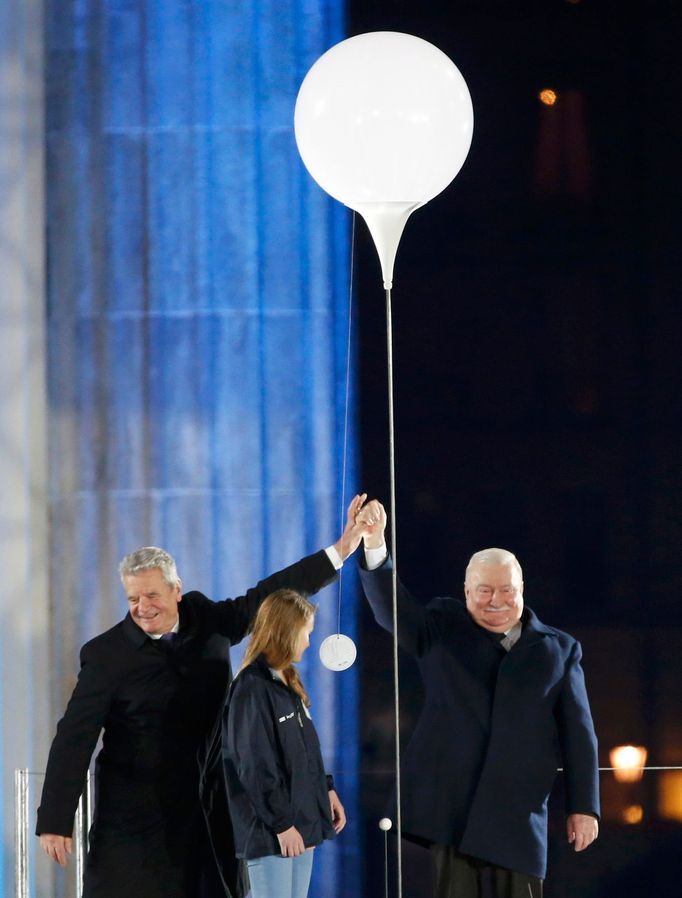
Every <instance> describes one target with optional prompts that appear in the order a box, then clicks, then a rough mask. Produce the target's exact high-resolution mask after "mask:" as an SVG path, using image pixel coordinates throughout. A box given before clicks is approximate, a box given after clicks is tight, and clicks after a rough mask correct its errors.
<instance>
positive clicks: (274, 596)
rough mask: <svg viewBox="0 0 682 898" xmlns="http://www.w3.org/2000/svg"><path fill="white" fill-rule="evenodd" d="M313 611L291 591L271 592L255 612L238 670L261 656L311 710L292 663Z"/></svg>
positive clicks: (313, 609)
mask: <svg viewBox="0 0 682 898" xmlns="http://www.w3.org/2000/svg"><path fill="white" fill-rule="evenodd" d="M316 611H317V608H316V607H315V605H313V603H312V602H309V601H308V600H307V599H305V598H304V597H303V596H302V595H301V594H300V593H298V592H296V591H295V590H293V589H278V590H277V591H276V592H271V593H270V595H269V596H268V597H267V598H266V599H264V600H263V603H262V604H261V606H260V608H259V609H258V612H257V614H256V618H255V620H254V622H253V629H252V631H251V641H250V642H249V645H248V647H247V649H246V652H245V653H244V660H243V661H242V666H241V667H240V668H239V669H240V670H243V669H244V668H245V667H247V666H248V665H249V664H251V662H252V661H254V660H255V659H256V658H257V657H258V656H259V655H264V656H265V660H266V661H267V663H268V666H269V667H271V668H272V669H273V670H281V671H282V674H283V676H284V679H285V681H286V683H287V686H289V687H290V688H291V689H293V690H294V692H295V693H296V694H297V695H299V696H300V697H301V700H302V701H303V704H304V705H305V706H306V708H309V707H310V699H309V698H308V693H307V692H306V691H305V688H304V686H303V683H302V681H301V678H300V676H299V675H298V671H297V670H296V668H295V667H294V666H293V659H294V656H295V653H296V643H297V642H298V637H299V634H300V632H301V628H302V627H303V626H304V625H305V624H307V623H308V622H309V621H310V620H311V619H312V618H313V617H314V616H315V612H316Z"/></svg>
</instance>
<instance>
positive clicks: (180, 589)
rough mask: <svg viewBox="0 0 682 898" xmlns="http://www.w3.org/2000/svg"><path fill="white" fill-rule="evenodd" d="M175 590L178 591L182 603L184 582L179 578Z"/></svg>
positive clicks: (179, 600)
mask: <svg viewBox="0 0 682 898" xmlns="http://www.w3.org/2000/svg"><path fill="white" fill-rule="evenodd" d="M175 588H176V589H177V591H178V602H182V580H180V578H178V582H177V583H176V584H175Z"/></svg>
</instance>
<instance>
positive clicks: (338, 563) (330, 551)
mask: <svg viewBox="0 0 682 898" xmlns="http://www.w3.org/2000/svg"><path fill="white" fill-rule="evenodd" d="M324 551H325V552H326V553H327V558H328V559H329V560H330V561H331V563H332V564H333V566H334V570H336V571H339V570H341V568H342V567H343V558H342V557H341V555H340V554H339V550H338V549H337V548H336V546H335V545H334V546H327V548H326V549H325V550H324Z"/></svg>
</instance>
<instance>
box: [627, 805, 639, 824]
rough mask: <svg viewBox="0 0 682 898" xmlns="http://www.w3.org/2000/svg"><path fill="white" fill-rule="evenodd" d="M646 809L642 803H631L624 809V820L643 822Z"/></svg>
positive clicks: (632, 822) (631, 822)
mask: <svg viewBox="0 0 682 898" xmlns="http://www.w3.org/2000/svg"><path fill="white" fill-rule="evenodd" d="M643 816H644V811H643V810H642V805H641V804H631V805H628V807H626V808H625V810H624V811H623V821H624V822H625V823H630V824H634V823H641V822H642V817H643Z"/></svg>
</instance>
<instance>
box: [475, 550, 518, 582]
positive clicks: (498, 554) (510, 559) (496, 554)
mask: <svg viewBox="0 0 682 898" xmlns="http://www.w3.org/2000/svg"><path fill="white" fill-rule="evenodd" d="M489 564H504V565H509V566H510V567H513V568H514V569H515V570H516V571H518V573H519V575H520V576H521V577H522V578H523V571H522V570H521V565H520V564H519V560H518V558H517V557H516V555H514V553H513V552H510V551H509V549H481V550H480V551H479V552H474V554H473V555H472V556H471V558H470V559H469V564H467V569H466V575H465V577H466V578H468V576H469V571H470V570H471V568H472V567H475V566H477V565H489Z"/></svg>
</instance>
